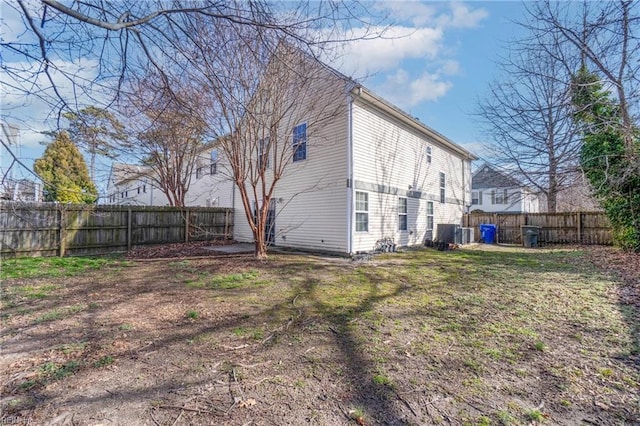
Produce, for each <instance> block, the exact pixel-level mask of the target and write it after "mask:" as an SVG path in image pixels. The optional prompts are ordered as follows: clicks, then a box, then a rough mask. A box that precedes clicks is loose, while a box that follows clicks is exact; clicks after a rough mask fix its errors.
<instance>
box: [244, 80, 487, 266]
mask: <svg viewBox="0 0 640 426" xmlns="http://www.w3.org/2000/svg"><path fill="white" fill-rule="evenodd" d="M325 72H326V73H327V76H326V80H325V82H324V83H323V84H324V87H319V88H318V90H317V91H316V93H318V96H322V97H323V102H324V103H325V105H317V103H316V105H315V108H325V109H327V110H334V109H335V110H336V111H337V113H336V114H335V115H334V116H333V117H332V118H331V119H330V120H328V121H323V122H322V123H321V125H320V126H316V128H315V129H312V127H313V123H309V127H308V128H307V123H306V122H305V120H304V118H303V119H301V120H297V122H296V121H294V120H289V122H293V124H292V125H291V128H290V129H288V132H287V133H288V134H289V135H291V136H290V137H291V140H290V142H289V143H293V144H294V146H296V150H295V152H294V155H293V158H292V159H291V160H290V161H291V164H290V165H289V168H288V169H287V173H286V175H285V176H284V177H283V178H282V180H281V181H280V182H279V183H278V186H277V188H276V194H275V197H274V198H275V202H274V203H272V209H271V210H272V212H271V214H270V215H268V218H270V221H271V222H272V228H271V229H272V232H269V231H267V232H266V234H267V238H268V240H269V242H270V243H271V244H273V245H275V246H284V247H291V248H300V249H305V250H318V251H326V252H335V253H341V254H354V253H358V252H367V251H371V250H373V249H374V246H375V244H376V241H378V240H380V239H383V238H393V240H394V242H395V243H396V244H397V245H398V246H412V245H422V244H423V243H424V241H425V240H426V239H427V238H428V239H432V238H433V236H434V235H435V230H436V227H437V225H438V224H458V225H461V224H462V216H463V213H464V212H465V209H466V207H467V206H468V205H470V204H471V200H470V197H471V161H473V160H475V159H476V157H475V156H474V155H473V154H471V153H470V152H468V151H467V150H465V149H463V148H462V147H460V146H459V145H456V144H455V143H453V142H452V141H451V140H449V139H447V138H446V137H445V136H443V135H441V134H439V133H438V132H436V131H434V130H433V129H431V128H429V127H428V126H426V125H425V124H423V123H421V122H420V121H418V120H416V119H415V118H413V117H411V116H410V115H408V114H407V113H405V112H403V111H401V110H400V109H398V108H397V107H395V106H394V105H392V104H390V103H389V102H387V101H385V100H384V99H382V98H380V97H378V96H376V95H375V94H373V93H372V92H370V91H369V90H367V89H366V88H364V87H363V86H361V85H359V84H357V83H355V82H353V81H352V80H350V79H348V78H346V77H344V76H341V75H339V74H338V73H337V72H335V71H333V70H331V69H328V68H327V69H326V70H325ZM319 84H320V83H319ZM301 102H304V100H301ZM310 115H312V114H311V113H310ZM285 121H287V120H285ZM235 198H236V204H235V205H234V208H235V222H234V237H235V239H236V240H239V241H245V242H251V241H253V235H252V233H251V230H250V229H249V226H248V224H247V220H246V219H245V214H244V211H243V209H242V206H241V205H240V203H239V197H237V196H236V197H235Z"/></svg>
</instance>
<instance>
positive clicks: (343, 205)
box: [234, 74, 355, 253]
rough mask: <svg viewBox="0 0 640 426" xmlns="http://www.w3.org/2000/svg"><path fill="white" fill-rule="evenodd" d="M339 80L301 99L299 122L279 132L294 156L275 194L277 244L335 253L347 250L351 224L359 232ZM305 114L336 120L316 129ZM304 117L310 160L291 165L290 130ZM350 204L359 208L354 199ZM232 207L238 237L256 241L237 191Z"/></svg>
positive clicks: (284, 122)
mask: <svg viewBox="0 0 640 426" xmlns="http://www.w3.org/2000/svg"><path fill="white" fill-rule="evenodd" d="M337 81H338V80H337V77H335V76H334V75H333V74H331V76H330V79H328V80H319V81H318V82H317V84H318V89H317V90H315V91H314V93H316V94H318V96H316V97H315V98H314V99H302V100H301V102H300V104H299V105H297V106H296V108H297V109H298V111H292V113H295V114H297V118H296V117H291V118H287V119H284V120H282V126H281V128H280V129H278V133H279V134H281V135H287V140H286V142H287V144H288V145H287V149H288V150H289V151H288V152H289V155H290V156H289V157H288V158H289V163H288V164H287V165H286V168H285V172H284V175H283V176H282V178H281V180H280V181H279V182H278V183H277V185H276V189H275V193H274V199H275V200H276V211H277V216H276V219H275V224H276V229H275V234H276V235H275V237H276V242H275V245H276V246H279V247H292V248H300V249H306V250H318V251H330V252H337V253H346V252H347V251H348V248H347V227H348V225H349V221H350V220H351V221H352V224H353V231H355V223H354V221H355V215H354V210H353V209H351V210H350V212H351V217H349V216H348V214H347V212H348V210H347V206H348V199H349V198H348V194H349V192H350V191H351V188H348V187H347V184H346V182H347V179H348V167H347V158H348V146H347V140H348V114H347V99H346V96H345V93H344V84H342V85H341V83H338V82H337ZM342 83H344V82H342ZM307 110H317V111H330V112H331V114H332V116H331V118H330V119H324V120H323V121H322V122H321V123H315V124H316V125H314V119H313V111H311V112H310V113H308V114H307V113H306V111H307ZM325 114H326V112H325ZM301 119H303V120H305V123H306V160H301V161H293V134H292V132H293V129H294V127H296V126H298V125H299V124H301V123H302V121H300V120H301ZM276 145H277V144H275V143H274V142H273V141H272V146H271V151H270V153H269V157H270V158H269V159H270V161H271V165H270V167H269V169H268V170H267V179H270V176H271V173H273V169H274V167H275V162H276V161H277V159H278V153H277V152H275V151H274V149H275V148H274V147H275V146H276ZM312 153H313V155H311V154H312ZM256 155H258V152H257V150H256ZM274 159H275V160H274ZM352 202H353V203H354V204H355V200H352ZM234 207H235V209H234V214H235V222H234V238H235V239H236V240H238V241H242V242H252V241H253V234H252V232H251V229H250V228H249V226H248V223H247V219H246V217H245V214H244V209H243V207H242V200H241V199H240V194H239V191H238V190H236V196H235V206H234ZM353 207H355V205H354V206H353Z"/></svg>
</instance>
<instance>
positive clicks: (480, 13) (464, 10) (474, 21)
mask: <svg viewBox="0 0 640 426" xmlns="http://www.w3.org/2000/svg"><path fill="white" fill-rule="evenodd" d="M449 7H450V8H451V16H449V15H441V16H440V18H439V20H440V22H439V24H440V25H441V26H445V27H453V28H474V27H476V26H478V24H479V23H480V21H482V20H483V19H485V18H486V17H487V16H489V13H488V12H487V11H486V10H485V9H482V8H481V9H474V10H472V9H469V7H468V6H466V5H464V4H462V3H450V5H449Z"/></svg>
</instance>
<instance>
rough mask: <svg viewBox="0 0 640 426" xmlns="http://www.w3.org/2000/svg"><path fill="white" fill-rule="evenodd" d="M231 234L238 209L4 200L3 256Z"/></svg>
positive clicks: (0, 209)
mask: <svg viewBox="0 0 640 426" xmlns="http://www.w3.org/2000/svg"><path fill="white" fill-rule="evenodd" d="M187 214H188V220H187V218H186V215H187ZM186 232H188V235H185V233H186ZM232 236H233V209H227V208H217V207H216V208H204V207H190V208H188V209H186V210H185V209H180V208H176V207H141V206H103V205H69V204H57V203H21V202H0V256H2V257H13V256H55V255H60V254H62V255H92V254H105V253H110V252H119V251H125V250H127V248H128V247H130V245H144V244H167V243H175V242H184V241H185V240H186V239H187V238H188V240H189V241H206V240H213V239H222V238H224V239H230V238H232Z"/></svg>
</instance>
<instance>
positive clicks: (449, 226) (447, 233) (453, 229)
mask: <svg viewBox="0 0 640 426" xmlns="http://www.w3.org/2000/svg"><path fill="white" fill-rule="evenodd" d="M458 228H460V225H456V224H454V223H439V224H438V229H437V232H436V240H437V241H439V242H441V243H447V244H457V243H456V234H457V230H458Z"/></svg>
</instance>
